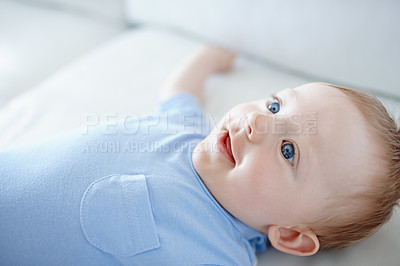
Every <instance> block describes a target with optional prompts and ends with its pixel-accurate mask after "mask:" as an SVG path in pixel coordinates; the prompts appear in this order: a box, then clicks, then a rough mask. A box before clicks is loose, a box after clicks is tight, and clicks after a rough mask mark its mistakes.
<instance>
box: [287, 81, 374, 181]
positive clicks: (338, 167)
mask: <svg viewBox="0 0 400 266" xmlns="http://www.w3.org/2000/svg"><path fill="white" fill-rule="evenodd" d="M293 94H295V95H296V96H293ZM281 96H282V97H284V98H291V99H294V98H293V97H295V101H296V103H294V102H293V104H295V105H296V110H294V111H297V112H300V113H301V112H303V111H304V112H314V113H315V117H316V119H315V127H316V130H315V134H309V135H307V134H306V135H305V136H300V137H298V139H300V140H301V143H300V144H301V145H300V146H301V147H300V148H301V149H302V150H301V153H302V154H304V155H305V156H304V157H303V159H306V160H308V161H309V167H310V168H311V169H309V170H310V171H309V172H310V173H311V172H313V173H315V174H316V175H319V176H325V177H326V179H327V181H328V182H329V183H334V182H345V183H346V182H350V181H352V180H351V179H347V180H344V181H343V180H341V178H337V177H338V176H339V175H340V176H347V177H350V176H352V175H357V176H358V175H359V174H357V171H362V169H363V168H365V164H366V163H368V161H370V160H371V159H373V158H371V154H372V153H371V147H372V146H373V145H371V144H372V141H371V140H372V138H371V136H370V134H369V129H368V124H367V121H366V119H365V118H364V117H363V115H362V113H361V111H360V110H359V109H358V108H357V107H356V106H355V104H353V102H352V101H351V100H350V99H349V98H347V96H346V95H344V94H343V93H342V92H340V91H339V90H338V89H336V88H332V87H327V86H323V85H321V84H312V85H309V86H307V85H306V86H301V87H298V88H295V89H289V90H284V91H282V95H281ZM288 101H290V100H289V99H288ZM353 181H357V180H353ZM357 182H358V181H357Z"/></svg>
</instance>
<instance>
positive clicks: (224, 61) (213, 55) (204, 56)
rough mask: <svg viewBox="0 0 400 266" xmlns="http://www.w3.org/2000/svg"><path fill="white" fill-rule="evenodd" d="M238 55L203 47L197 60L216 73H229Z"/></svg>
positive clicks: (216, 48)
mask: <svg viewBox="0 0 400 266" xmlns="http://www.w3.org/2000/svg"><path fill="white" fill-rule="evenodd" d="M235 57H236V54H235V53H234V52H231V51H228V50H224V49H222V48H219V47H216V46H212V45H205V46H203V47H201V48H200V49H199V50H198V51H197V53H196V55H195V58H196V59H197V60H198V61H200V62H202V63H203V64H204V67H208V68H210V69H211V70H212V72H214V73H219V72H228V71H229V70H230V69H231V68H232V65H233V62H234V61H235Z"/></svg>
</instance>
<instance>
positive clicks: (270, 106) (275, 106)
mask: <svg viewBox="0 0 400 266" xmlns="http://www.w3.org/2000/svg"><path fill="white" fill-rule="evenodd" d="M279 108H280V106H279V102H271V103H270V104H268V110H270V111H271V113H273V114H276V113H277V112H279Z"/></svg>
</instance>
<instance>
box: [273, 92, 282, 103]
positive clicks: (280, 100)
mask: <svg viewBox="0 0 400 266" xmlns="http://www.w3.org/2000/svg"><path fill="white" fill-rule="evenodd" d="M271 98H272V99H274V100H275V101H277V102H279V106H282V99H281V98H280V97H279V96H277V95H276V93H275V92H274V93H271Z"/></svg>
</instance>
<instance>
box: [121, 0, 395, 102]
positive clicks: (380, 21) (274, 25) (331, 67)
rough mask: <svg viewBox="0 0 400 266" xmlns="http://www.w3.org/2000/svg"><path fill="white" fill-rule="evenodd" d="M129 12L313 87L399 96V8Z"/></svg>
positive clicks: (226, 0) (178, 3)
mask: <svg viewBox="0 0 400 266" xmlns="http://www.w3.org/2000/svg"><path fill="white" fill-rule="evenodd" d="M125 12H126V14H127V16H128V19H129V20H130V21H131V22H132V23H148V24H153V25H154V24H155V25H162V26H165V27H169V28H172V29H178V30H180V31H183V32H186V33H189V34H191V35H194V36H197V37H199V38H200V39H203V40H208V42H216V43H219V44H222V45H224V46H227V47H230V48H233V49H237V50H240V51H244V52H247V53H249V54H251V55H254V56H256V57H259V58H262V59H265V60H267V61H268V62H270V63H272V64H275V65H277V66H281V67H284V68H286V69H288V70H291V71H295V72H298V73H302V74H304V75H305V76H309V77H310V78H311V79H313V80H321V81H322V80H323V81H332V82H333V83H341V84H342V85H349V86H351V87H353V86H358V87H360V88H361V87H364V88H367V89H370V90H373V91H380V92H383V93H389V94H396V95H397V97H399V96H400V89H399V84H400V76H399V75H398V70H399V69H400V63H399V62H400V49H399V47H400V31H399V25H400V16H399V13H400V2H399V1H391V0H382V1H374V0H358V1H357V0H354V1H320V0H305V1H280V0H264V1H246V0H235V1H232V0H219V1H215V0H201V1H195V0H192V1H184V0H170V1H163V0H127V1H126V7H125Z"/></svg>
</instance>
